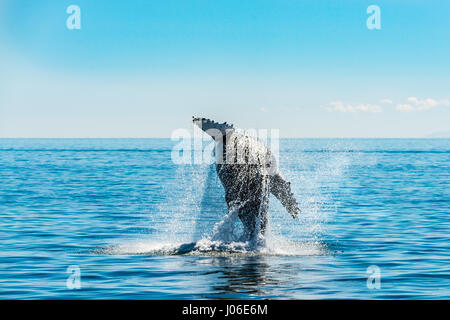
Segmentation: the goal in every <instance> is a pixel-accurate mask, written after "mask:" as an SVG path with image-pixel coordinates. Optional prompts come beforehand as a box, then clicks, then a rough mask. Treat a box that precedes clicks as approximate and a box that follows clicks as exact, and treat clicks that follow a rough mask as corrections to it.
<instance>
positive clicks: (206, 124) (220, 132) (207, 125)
mask: <svg viewBox="0 0 450 320" xmlns="http://www.w3.org/2000/svg"><path fill="white" fill-rule="evenodd" d="M192 122H193V123H194V125H196V126H197V127H199V128H200V129H202V130H203V131H204V132H206V133H207V134H209V135H210V136H211V137H212V138H213V139H214V140H218V139H219V138H220V139H221V138H222V137H223V136H225V135H226V134H227V133H228V132H230V131H233V130H234V128H233V125H232V124H228V123H226V122H223V123H219V122H216V121H213V120H210V119H206V118H198V117H194V116H193V117H192Z"/></svg>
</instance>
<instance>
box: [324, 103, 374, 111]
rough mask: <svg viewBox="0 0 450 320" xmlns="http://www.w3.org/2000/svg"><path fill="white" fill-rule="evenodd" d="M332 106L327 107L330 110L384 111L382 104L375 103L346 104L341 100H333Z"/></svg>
mask: <svg viewBox="0 0 450 320" xmlns="http://www.w3.org/2000/svg"><path fill="white" fill-rule="evenodd" d="M329 105H330V107H327V110H328V112H334V111H337V112H344V113H345V112H350V113H355V112H370V113H379V112H382V111H383V109H382V108H381V107H380V106H377V105H373V104H355V105H352V104H345V103H343V102H341V101H332V102H330V103H329Z"/></svg>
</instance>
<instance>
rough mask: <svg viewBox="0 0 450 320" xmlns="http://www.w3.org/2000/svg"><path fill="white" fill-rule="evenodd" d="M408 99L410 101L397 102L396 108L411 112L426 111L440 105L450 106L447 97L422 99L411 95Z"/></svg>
mask: <svg viewBox="0 0 450 320" xmlns="http://www.w3.org/2000/svg"><path fill="white" fill-rule="evenodd" d="M407 101H408V103H406V104H397V106H396V109H397V110H398V111H406V112H410V111H426V110H430V109H433V108H435V107H438V106H445V107H449V106H450V101H449V100H447V99H443V100H436V99H431V98H427V99H422V100H420V99H417V98H416V97H409V98H408V99H407Z"/></svg>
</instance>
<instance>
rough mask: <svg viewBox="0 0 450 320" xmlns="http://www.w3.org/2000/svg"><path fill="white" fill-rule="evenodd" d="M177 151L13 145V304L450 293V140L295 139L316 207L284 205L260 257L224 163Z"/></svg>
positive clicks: (4, 177)
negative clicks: (244, 235)
mask: <svg viewBox="0 0 450 320" xmlns="http://www.w3.org/2000/svg"><path fill="white" fill-rule="evenodd" d="M172 146H173V142H171V141H170V140H168V139H167V140H166V139H0V181H1V182H0V186H1V188H0V216H1V219H0V266H1V267H0V298H1V299H54V298H62V299H75V298H76V299H80V298H81V299H107V298H113V299H125V298H127V299H210V298H214V299H216V298H220V299H222V298H235V299H236V298H250V299H253V298H255V299H260V298H276V299H279V298H281V299H286V298H287V299H291V298H295V299H335V298H340V299H344V298H352V299H353V298H354V299H381V298H385V299H405V298H406V299H436V298H437V299H449V298H450V267H449V266H450V140H449V139H343V140H340V139H284V140H281V142H280V149H281V154H280V165H281V167H282V170H283V172H284V174H285V176H286V177H288V178H289V180H290V181H291V184H292V188H293V191H294V194H295V196H296V197H297V199H298V201H299V203H300V207H301V208H302V210H303V212H302V214H301V216H300V217H299V219H298V220H293V219H292V218H291V217H290V216H289V214H288V213H287V212H286V211H285V210H284V209H283V207H282V206H281V205H280V204H279V203H278V201H277V200H276V199H275V198H271V207H270V230H269V234H268V235H267V244H266V247H265V248H263V249H262V250H257V251H254V250H251V249H249V248H248V247H246V246H245V245H244V244H242V243H236V242H233V241H232V240H227V239H226V238H227V233H228V232H230V231H232V230H235V229H236V230H238V229H239V228H240V226H239V221H236V220H234V218H232V217H230V218H229V219H228V220H224V217H225V215H226V213H227V212H226V206H225V203H224V198H223V197H224V195H223V190H222V187H221V185H220V182H219V180H218V178H217V176H216V173H215V171H214V167H213V166H211V165H206V164H204V165H175V164H174V163H173V162H172V161H171V150H172ZM221 221H222V222H224V221H225V222H226V225H227V226H228V227H227V228H228V229H227V228H218V227H217V226H218V223H220V222H221ZM214 237H215V238H214ZM214 239H218V240H214ZM69 266H75V267H77V268H79V270H80V288H79V289H76V288H75V289H70V288H69V287H70V286H69V287H68V286H67V279H68V277H69V276H70V273H67V268H68V267H69ZM370 266H376V267H375V268H379V269H377V270H379V271H380V277H379V279H380V281H379V284H380V287H379V288H376V287H375V288H374V287H373V285H372V286H371V285H370V284H374V283H378V282H376V281H369V286H368V281H367V279H368V276H369V274H368V273H367V269H368V267H370ZM372 268H373V267H372Z"/></svg>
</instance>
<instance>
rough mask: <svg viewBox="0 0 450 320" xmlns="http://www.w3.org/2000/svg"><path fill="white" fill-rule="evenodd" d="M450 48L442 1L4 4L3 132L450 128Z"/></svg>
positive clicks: (389, 132)
mask: <svg viewBox="0 0 450 320" xmlns="http://www.w3.org/2000/svg"><path fill="white" fill-rule="evenodd" d="M70 5H76V6H78V7H79V8H80V29H69V28H68V27H67V19H68V18H69V19H70V16H71V13H67V12H66V10H67V8H68V7H69V6H70ZM370 5H376V6H378V7H379V9H380V19H379V21H380V27H381V28H380V29H369V28H368V26H367V19H368V18H370V17H371V16H372V13H367V8H368V7H369V6H370ZM71 21H73V20H71ZM449 57H450V1H447V0H442V1H437V0H421V1H417V0H408V1H406V0H397V1H393V0H388V1H378V0H372V1H364V0H347V1H342V0H335V1H333V0H328V1H324V0H309V1H301V0H296V1H293V0H289V1H286V0H276V1H275V0H271V1H267V0H257V1H256V0H214V1H213V0H183V1H182V0H177V1H174V0H164V1H163V0H152V1H149V0H148V1H144V0H140V1H137V0H129V1H107V0H95V1H94V0H71V1H65V0H60V1H53V0H2V1H0V137H3V138H5V137H6V138H7V137H36V138H37V137H50V138H65V137H80V138H85V137H170V136H171V134H172V133H173V132H174V130H176V129H178V128H190V127H191V117H192V116H203V117H208V118H212V119H214V120H217V121H227V122H229V123H233V124H235V126H236V127H239V128H255V129H279V130H280V135H281V136H282V137H399V138H402V137H427V136H430V135H433V136H439V135H448V136H450V58H449Z"/></svg>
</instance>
